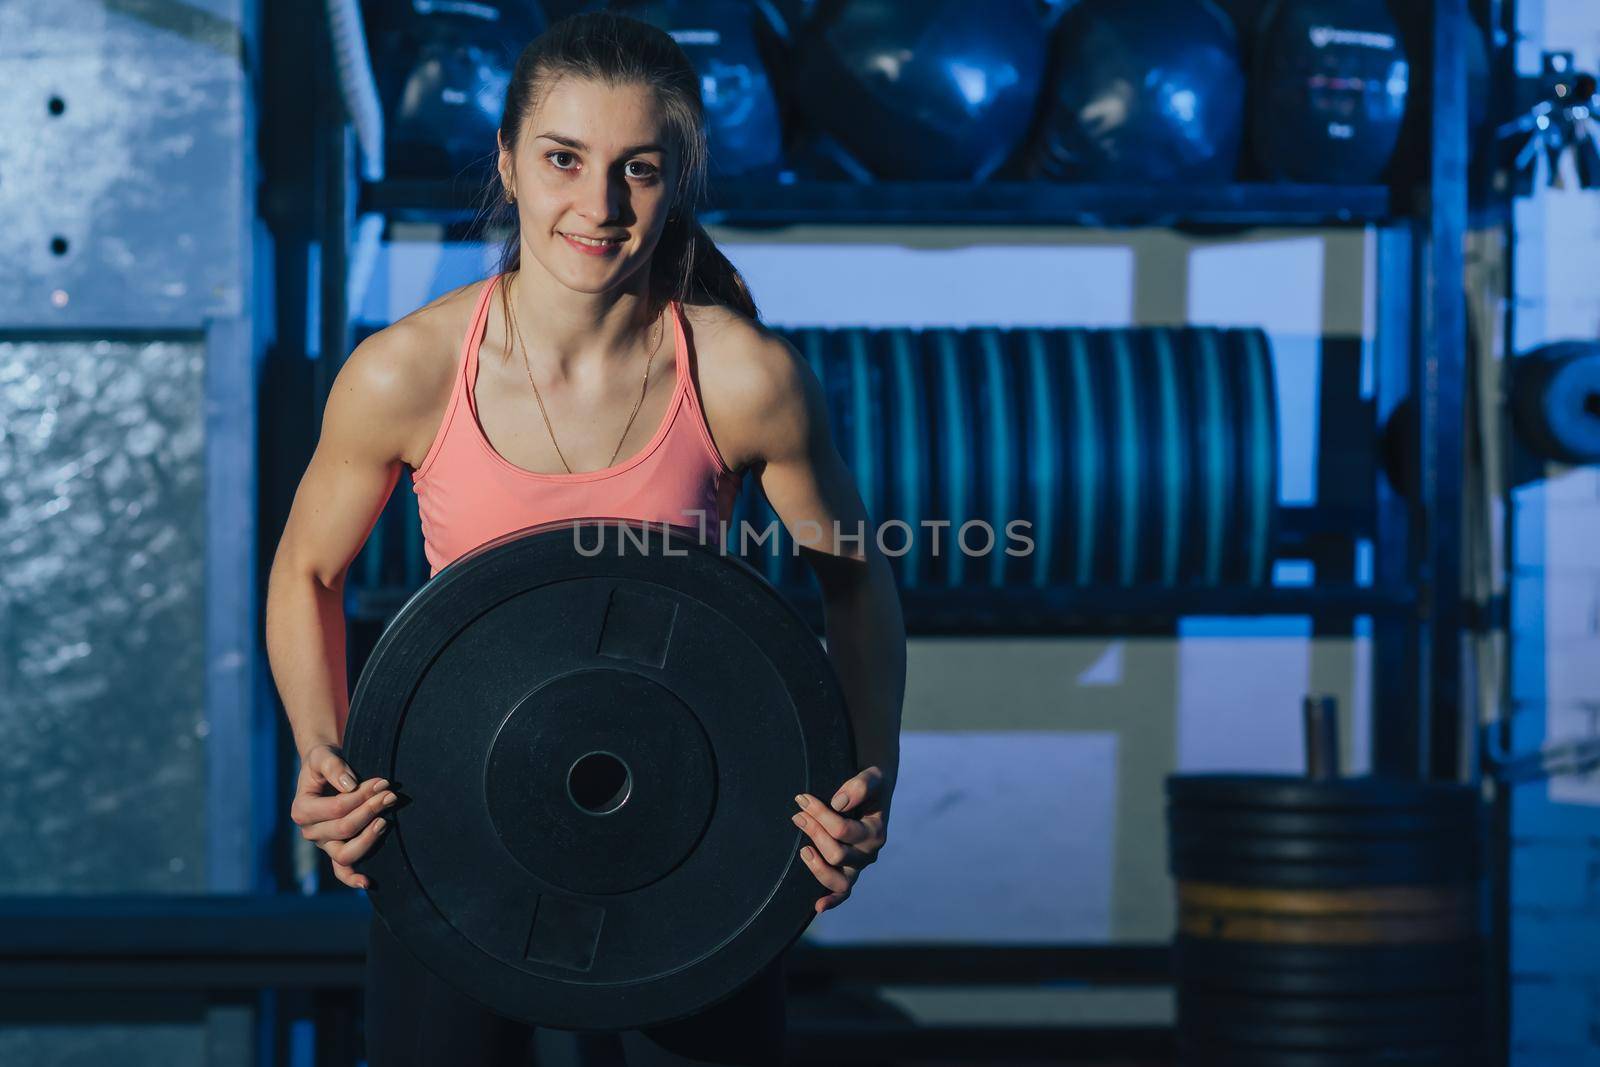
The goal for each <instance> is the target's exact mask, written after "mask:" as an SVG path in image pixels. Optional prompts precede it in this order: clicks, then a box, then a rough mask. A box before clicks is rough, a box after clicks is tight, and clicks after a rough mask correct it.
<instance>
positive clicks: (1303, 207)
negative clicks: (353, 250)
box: [359, 180, 1394, 229]
mask: <svg viewBox="0 0 1600 1067" xmlns="http://www.w3.org/2000/svg"><path fill="white" fill-rule="evenodd" d="M478 192H479V191H478V189H477V187H476V186H474V185H472V184H471V183H469V182H467V181H465V180H457V181H453V182H452V181H448V180H440V181H411V180H387V181H382V182H374V183H368V184H365V185H363V186H362V188H361V194H360V201H359V207H360V210H361V211H364V212H365V211H376V212H381V213H382V214H384V215H387V216H388V217H390V218H400V219H408V220H413V221H433V222H442V223H450V222H468V221H470V220H471V219H472V218H473V217H474V215H475V213H476V203H475V200H476V197H477V196H478ZM1393 215H1394V196H1393V194H1392V192H1391V190H1390V189H1389V188H1388V187H1387V186H1382V185H1291V184H1272V183H1265V182H1262V183H1235V184H1229V185H1131V184H1130V185H1073V184H1066V183H1055V182H985V183H972V182H896V181H884V182H872V183H858V182H839V181H827V182H812V181H796V182H792V183H787V184H785V183H779V182H771V181H759V182H758V181H726V182H720V183H714V184H713V185H712V188H711V191H710V195H709V197H708V207H707V208H706V209H705V210H704V211H702V212H701V220H702V221H703V222H705V223H707V224H708V225H720V226H733V227H741V228H752V229H761V228H771V227H779V226H797V225H863V224H867V225H879V226H892V225H900V226H962V225H968V226H1094V227H1122V226H1194V227H1205V226H1226V227H1233V226H1320V227H1327V226H1359V225H1366V224H1369V223H1381V222H1386V221H1389V220H1391V219H1392V217H1393Z"/></svg>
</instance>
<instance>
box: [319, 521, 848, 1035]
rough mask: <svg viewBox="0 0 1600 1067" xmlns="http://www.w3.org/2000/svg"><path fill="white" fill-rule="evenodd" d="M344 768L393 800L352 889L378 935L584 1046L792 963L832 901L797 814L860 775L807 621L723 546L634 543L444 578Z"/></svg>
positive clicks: (407, 612)
mask: <svg viewBox="0 0 1600 1067" xmlns="http://www.w3.org/2000/svg"><path fill="white" fill-rule="evenodd" d="M575 526H576V527H577V530H576V531H575ZM575 538H581V544H582V546H583V548H584V552H580V551H579V550H578V547H577V544H578V543H579V542H578V541H576V540H575ZM589 551H595V554H594V555H592V556H590V555H586V554H585V553H586V552H589ZM345 751H346V756H347V759H348V760H349V762H350V764H351V766H352V767H353V768H354V769H355V770H356V772H357V773H358V774H359V775H360V776H361V777H362V778H369V777H385V778H388V779H390V780H391V781H392V782H393V783H394V788H395V790H396V791H397V792H398V793H399V794H400V795H401V797H402V803H401V804H400V805H398V806H397V809H396V811H395V812H394V814H393V815H392V816H390V818H391V820H392V829H390V830H389V832H388V833H386V834H385V835H384V836H383V837H381V838H380V839H379V844H378V846H377V847H376V848H375V849H374V850H373V852H372V853H370V854H369V856H368V857H367V858H366V859H365V860H364V861H363V862H362V863H361V864H360V865H359V866H360V870H361V871H362V873H363V874H365V875H367V876H368V877H369V878H370V879H371V882H372V887H371V889H370V891H369V896H370V897H371V900H372V903H373V906H374V907H375V909H376V910H377V912H378V914H379V916H380V917H381V918H382V920H383V921H384V922H385V923H387V924H388V926H389V928H390V929H391V930H392V931H393V932H394V934H395V935H396V936H397V937H398V938H399V939H400V940H401V941H403V942H404V943H405V944H406V945H407V946H408V947H409V948H410V949H411V950H412V951H413V952H414V953H415V954H416V955H417V956H418V957H419V958H420V959H421V960H422V961H423V962H424V963H426V964H427V965H428V966H429V967H431V968H432V969H433V970H434V971H435V972H436V973H437V974H438V975H439V976H440V977H442V978H444V979H445V980H446V981H449V982H451V983H452V984H454V985H456V986H457V987H458V988H460V989H461V990H462V991H464V992H465V993H467V994H468V995H470V996H473V997H475V998H476V999H478V1000H479V1001H481V1002H483V1003H484V1004H486V1005H488V1006H489V1007H491V1008H493V1009H494V1010H496V1011H498V1012H500V1013H502V1014H505V1015H508V1016H511V1017H514V1018H520V1019H523V1020H526V1021H528V1022H532V1023H536V1024H539V1025H543V1026H550V1027H556V1028H561V1029H571V1030H620V1029H633V1028H637V1027H641V1026H649V1025H655V1024H659V1023H662V1022H667V1021H670V1020H673V1019H677V1018H681V1017H683V1016H686V1015H689V1014H692V1013H694V1012H696V1011H699V1010H700V1009H702V1008H704V1007H707V1006H709V1005H710V1004H713V1003H715V1002H716V1001H718V1000H721V999H723V998H725V997H726V996H728V995H730V994H731V993H733V992H734V991H735V990H737V989H738V988H739V987H740V986H741V985H743V984H744V983H745V982H746V981H748V980H749V979H750V978H752V977H753V976H754V975H756V974H757V973H758V972H759V971H760V970H761V969H762V968H764V967H765V966H766V965H767V964H768V963H770V962H771V961H772V960H773V959H774V958H776V957H777V956H778V955H779V954H780V953H781V952H783V951H784V950H785V949H786V948H787V947H788V946H789V945H790V944H792V943H793V942H794V941H795V940H796V939H797V938H798V937H799V936H800V934H801V933H802V932H803V931H804V929H805V927H806V926H807V924H808V923H809V922H810V920H811V918H812V915H813V910H812V909H813V905H814V902H815V901H816V899H817V898H818V897H820V896H822V895H823V893H824V890H823V889H822V887H821V886H820V885H819V884H818V883H817V881H816V877H815V876H814V875H813V874H812V873H811V871H810V870H809V869H808V868H807V867H806V866H805V865H804V863H803V862H802V861H801V860H800V858H799V855H798V853H799V848H800V845H801V843H802V841H801V835H800V832H799V831H798V830H796V829H795V828H794V826H793V824H792V823H790V821H789V818H790V815H791V814H792V813H793V812H794V810H795V805H794V799H793V798H794V796H795V794H797V793H801V792H809V793H812V794H814V795H818V796H822V797H830V796H831V795H832V790H834V789H836V788H837V787H838V786H839V784H840V783H842V782H844V781H845V780H846V779H848V778H849V777H850V776H851V775H852V774H853V773H854V772H855V770H856V767H855V764H854V755H853V752H852V745H851V739H850V729H849V723H848V719H847V718H846V715H845V710H844V703H843V698H842V695H841V693H840V691H839V687H838V682H837V679H836V678H835V677H834V674H833V671H832V668H831V665H830V664H829V661H828V659H827V656H826V654H825V653H824V651H823V650H822V647H821V645H820V643H819V642H818V641H817V639H816V637H815V636H814V635H813V634H812V633H811V631H810V630H809V628H807V626H806V625H805V623H804V622H803V621H802V620H801V618H800V617H799V615H798V614H796V613H795V612H794V611H793V610H792V609H791V608H790V607H789V606H788V604H787V603H785V602H784V601H783V600H782V599H781V598H780V597H779V596H778V594H777V593H776V592H775V591H774V590H773V589H772V587H771V586H769V585H768V584H766V583H765V582H763V581H762V580H761V579H760V578H759V577H758V576H757V575H756V573H755V572H754V571H753V570H752V569H750V568H749V567H747V566H745V565H744V564H742V563H740V562H737V561H735V560H733V559H730V558H727V557H725V556H722V555H720V554H719V552H718V550H717V548H716V546H715V545H714V544H713V545H701V544H699V543H698V542H697V541H696V539H695V537H694V535H693V534H692V533H690V532H687V531H683V530H672V531H671V532H668V531H667V530H666V529H665V528H662V527H659V526H651V527H648V528H645V527H643V526H641V525H640V524H638V523H631V522H625V521H622V520H605V521H590V522H584V523H578V524H573V523H565V522H563V523H555V524H550V525H549V526H543V527H536V528H534V529H531V530H528V531H523V532H521V533H518V534H513V535H510V536H508V537H505V538H501V539H499V540H497V541H494V542H491V543H490V544H488V545H485V546H483V547H481V548H479V549H477V550H475V551H473V552H471V553H469V554H468V555H466V556H463V557H462V558H461V559H459V560H457V561H456V562H454V563H453V564H451V566H449V567H448V568H446V569H445V570H444V571H442V572H440V574H439V575H438V576H437V577H435V578H434V579H433V580H432V581H430V582H429V583H428V584H427V585H425V586H424V587H423V588H422V589H421V590H419V591H418V592H417V593H416V594H415V595H414V596H413V597H412V598H411V599H410V600H409V601H408V602H407V603H406V605H405V606H404V607H403V608H402V609H401V610H400V612H399V614H398V615H397V616H396V617H395V619H394V620H393V622H391V623H390V625H389V627H388V628H387V629H386V630H385V631H384V634H383V636H382V638H381V639H380V640H379V642H378V645H377V647H376V648H375V649H374V651H373V653H372V656H371V659H370V660H369V661H368V663H367V665H366V668H365V669H364V670H363V672H362V675H361V679H360V683H359V685H358V686H357V688H356V694H355V697H354V699H353V700H352V703H351V713H350V718H349V722H348V726H347V728H346V737H345Z"/></svg>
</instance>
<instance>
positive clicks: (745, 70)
mask: <svg viewBox="0 0 1600 1067" xmlns="http://www.w3.org/2000/svg"><path fill="white" fill-rule="evenodd" d="M610 10H612V11H615V12H617V13H619V14H623V15H627V16H628V17H629V18H636V19H639V20H641V21H643V22H648V23H650V24H651V25H653V26H659V27H660V28H661V29H663V30H666V31H667V32H668V33H670V34H671V35H672V39H673V40H675V41H677V42H678V47H680V48H682V49H683V51H684V53H685V54H686V55H688V57H689V60H690V62H692V63H693V64H694V68H695V70H696V71H697V72H699V74H700V97H701V100H702V102H703V103H704V105H705V113H706V140H707V141H708V142H709V144H710V151H711V174H712V176H713V177H733V176H736V175H754V174H759V173H765V172H771V171H774V170H776V169H777V167H778V166H779V165H780V164H781V163H782V160H783V130H782V127H781V125H780V123H779V119H778V101H777V97H776V96H775V95H774V94H773V89H772V82H771V79H770V78H768V76H767V68H766V65H765V63H764V62H763V61H762V57H761V52H760V50H759V49H758V47H757V44H756V34H755V24H754V19H755V18H756V12H755V9H754V8H753V7H752V5H751V4H749V3H748V2H746V0H635V2H628V0H614V2H613V3H611V5H610Z"/></svg>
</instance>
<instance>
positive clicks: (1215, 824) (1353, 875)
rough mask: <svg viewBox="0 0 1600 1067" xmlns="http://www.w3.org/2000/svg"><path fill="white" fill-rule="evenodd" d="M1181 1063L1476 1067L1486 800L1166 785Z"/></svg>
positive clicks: (1320, 786) (1231, 780)
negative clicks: (1481, 852)
mask: <svg viewBox="0 0 1600 1067" xmlns="http://www.w3.org/2000/svg"><path fill="white" fill-rule="evenodd" d="M1167 797H1168V811H1167V814H1168V825H1169V831H1170V836H1169V841H1170V847H1171V865H1172V873H1173V875H1174V877H1175V878H1176V879H1177V892H1178V935H1177V939H1176V944H1175V946H1174V947H1175V951H1174V959H1175V967H1176V975H1175V977H1176V984H1177V992H1178V1036H1179V1044H1180V1048H1181V1049H1182V1055H1183V1062H1184V1063H1188V1064H1227V1065H1229V1067H1369V1065H1372V1064H1390V1063H1393V1064H1407V1065H1410V1067H1423V1065H1426V1067H1445V1065H1451V1067H1459V1065H1462V1064H1470V1063H1476V1062H1479V1057H1480V1056H1481V1055H1482V1047H1483V1040H1482V1034H1481V1025H1482V1024H1481V1020H1482V1017H1483V1000H1482V998H1483V970H1482V959H1481V956H1482V945H1481V938H1480V930H1481V926H1482V924H1481V918H1480V914H1479V910H1480V904H1479V900H1480V897H1479V891H1478V882H1477V879H1478V874H1479V864H1480V861H1479V840H1480V839H1479V833H1478V820H1479V807H1478V797H1477V793H1476V791H1475V790H1473V789H1471V788H1469V787H1466V786H1454V785H1434V784H1425V783H1411V782H1398V781H1386V780H1380V779H1370V778H1366V779H1343V780H1335V781H1328V782H1316V781H1310V780H1306V779H1298V778H1286V777H1268V776H1235V775H1193V776H1173V777H1172V778H1169V779H1168V782H1167Z"/></svg>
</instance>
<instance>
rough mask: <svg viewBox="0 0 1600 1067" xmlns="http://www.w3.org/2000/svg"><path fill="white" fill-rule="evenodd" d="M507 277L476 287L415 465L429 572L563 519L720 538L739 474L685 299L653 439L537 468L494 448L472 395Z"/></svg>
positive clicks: (676, 316)
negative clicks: (712, 420) (670, 383)
mask: <svg viewBox="0 0 1600 1067" xmlns="http://www.w3.org/2000/svg"><path fill="white" fill-rule="evenodd" d="M500 277H501V276H500V275H496V276H494V277H493V278H490V279H489V280H488V281H487V282H485V283H484V285H483V290H482V292H481V293H480V294H479V296H478V304H477V309H476V310H475V311H474V312H473V315H472V325H471V327H470V328H469V329H468V330H467V335H466V337H465V338H463V340H462V343H461V367H460V370H459V371H458V372H457V373H456V376H455V384H454V385H453V386H452V387H451V390H450V402H449V404H448V405H446V407H445V413H444V421H443V422H442V423H441V424H440V426H439V432H438V434H437V435H436V436H435V437H434V439H433V444H432V446H431V447H430V448H429V449H428V454H427V455H426V456H425V457H423V460H422V466H420V467H418V468H417V469H416V470H414V471H412V473H411V484H412V487H413V489H414V490H415V492H416V494H417V510H418V512H419V513H420V515H421V516H422V536H423V544H424V549H425V551H426V552H427V556H428V562H429V564H431V566H432V570H431V571H430V572H429V577H432V576H433V575H435V574H438V573H439V572H440V571H441V570H443V569H444V568H445V567H447V566H448V565H449V564H451V563H452V562H454V561H455V560H456V559H457V558H459V557H460V556H462V555H464V554H466V553H467V552H470V551H472V550H473V549H474V548H477V547H478V546H479V545H482V544H485V543H486V542H488V541H492V540H494V539H495V538H497V537H501V536H503V535H505V534H508V533H513V532H515V531H517V530H521V529H525V528H527V527H529V526H536V525H538V524H540V523H543V522H551V521H554V520H558V519H574V518H620V519H644V520H648V521H651V522H667V523H672V524H674V525H678V526H684V527H688V528H691V529H693V530H695V531H696V533H697V534H698V533H699V532H700V531H702V530H703V531H706V532H707V534H708V535H709V536H711V537H713V538H714V537H715V536H716V530H717V529H718V523H719V522H723V521H727V519H728V518H729V516H730V514H731V512H732V510H733V501H734V498H735V497H736V496H737V495H738V492H739V484H740V480H741V479H740V475H738V474H737V473H735V472H734V471H732V470H731V469H729V467H728V466H727V465H726V464H725V463H723V461H722V456H721V455H720V454H719V453H718V452H717V448H716V445H715V444H714V443H713V442H712V440H711V432H710V430H708V429H707V428H706V420H705V415H704V414H703V412H702V410H701V407H700V397H699V395H698V394H697V392H696V391H695V387H694V378H693V376H692V375H691V374H690V372H689V368H690V352H689V343H688V340H687V339H686V338H685V336H684V332H683V319H682V315H683V309H682V308H681V307H679V306H678V304H677V302H676V301H673V302H672V303H671V305H670V307H671V318H672V327H673V330H672V332H673V337H674V346H675V355H674V359H675V362H676V364H677V372H678V373H677V382H676V384H675V386H674V389H673V394H672V399H671V400H669V401H668V402H667V413H666V416H665V417H664V418H663V419H662V421H661V425H660V426H659V427H657V429H656V432H655V436H654V437H652V438H651V439H650V442H649V443H648V444H646V445H645V446H644V448H643V449H641V450H640V451H639V452H637V453H635V454H634V455H633V456H630V457H628V458H626V459H624V460H622V461H621V462H619V463H617V464H615V465H614V466H610V467H606V468H605V469H604V470H597V471H585V472H583V473H579V474H540V473H537V472H535V471H530V470H524V469H523V468H521V467H518V466H515V465H514V464H512V463H511V462H510V461H509V460H507V459H506V458H505V457H504V456H502V455H500V453H499V452H497V451H495V449H494V446H493V445H491V444H490V443H489V438H488V437H487V436H486V435H485V434H484V432H483V427H482V424H480V423H479V421H478V412H477V403H476V401H475V399H474V397H473V387H474V386H475V385H476V384H477V380H478V347H479V345H480V344H482V342H483V334H484V326H485V324H486V323H487V321H488V318H489V296H490V294H491V293H492V292H493V291H494V285H495V282H497V281H499V279H500Z"/></svg>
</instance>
